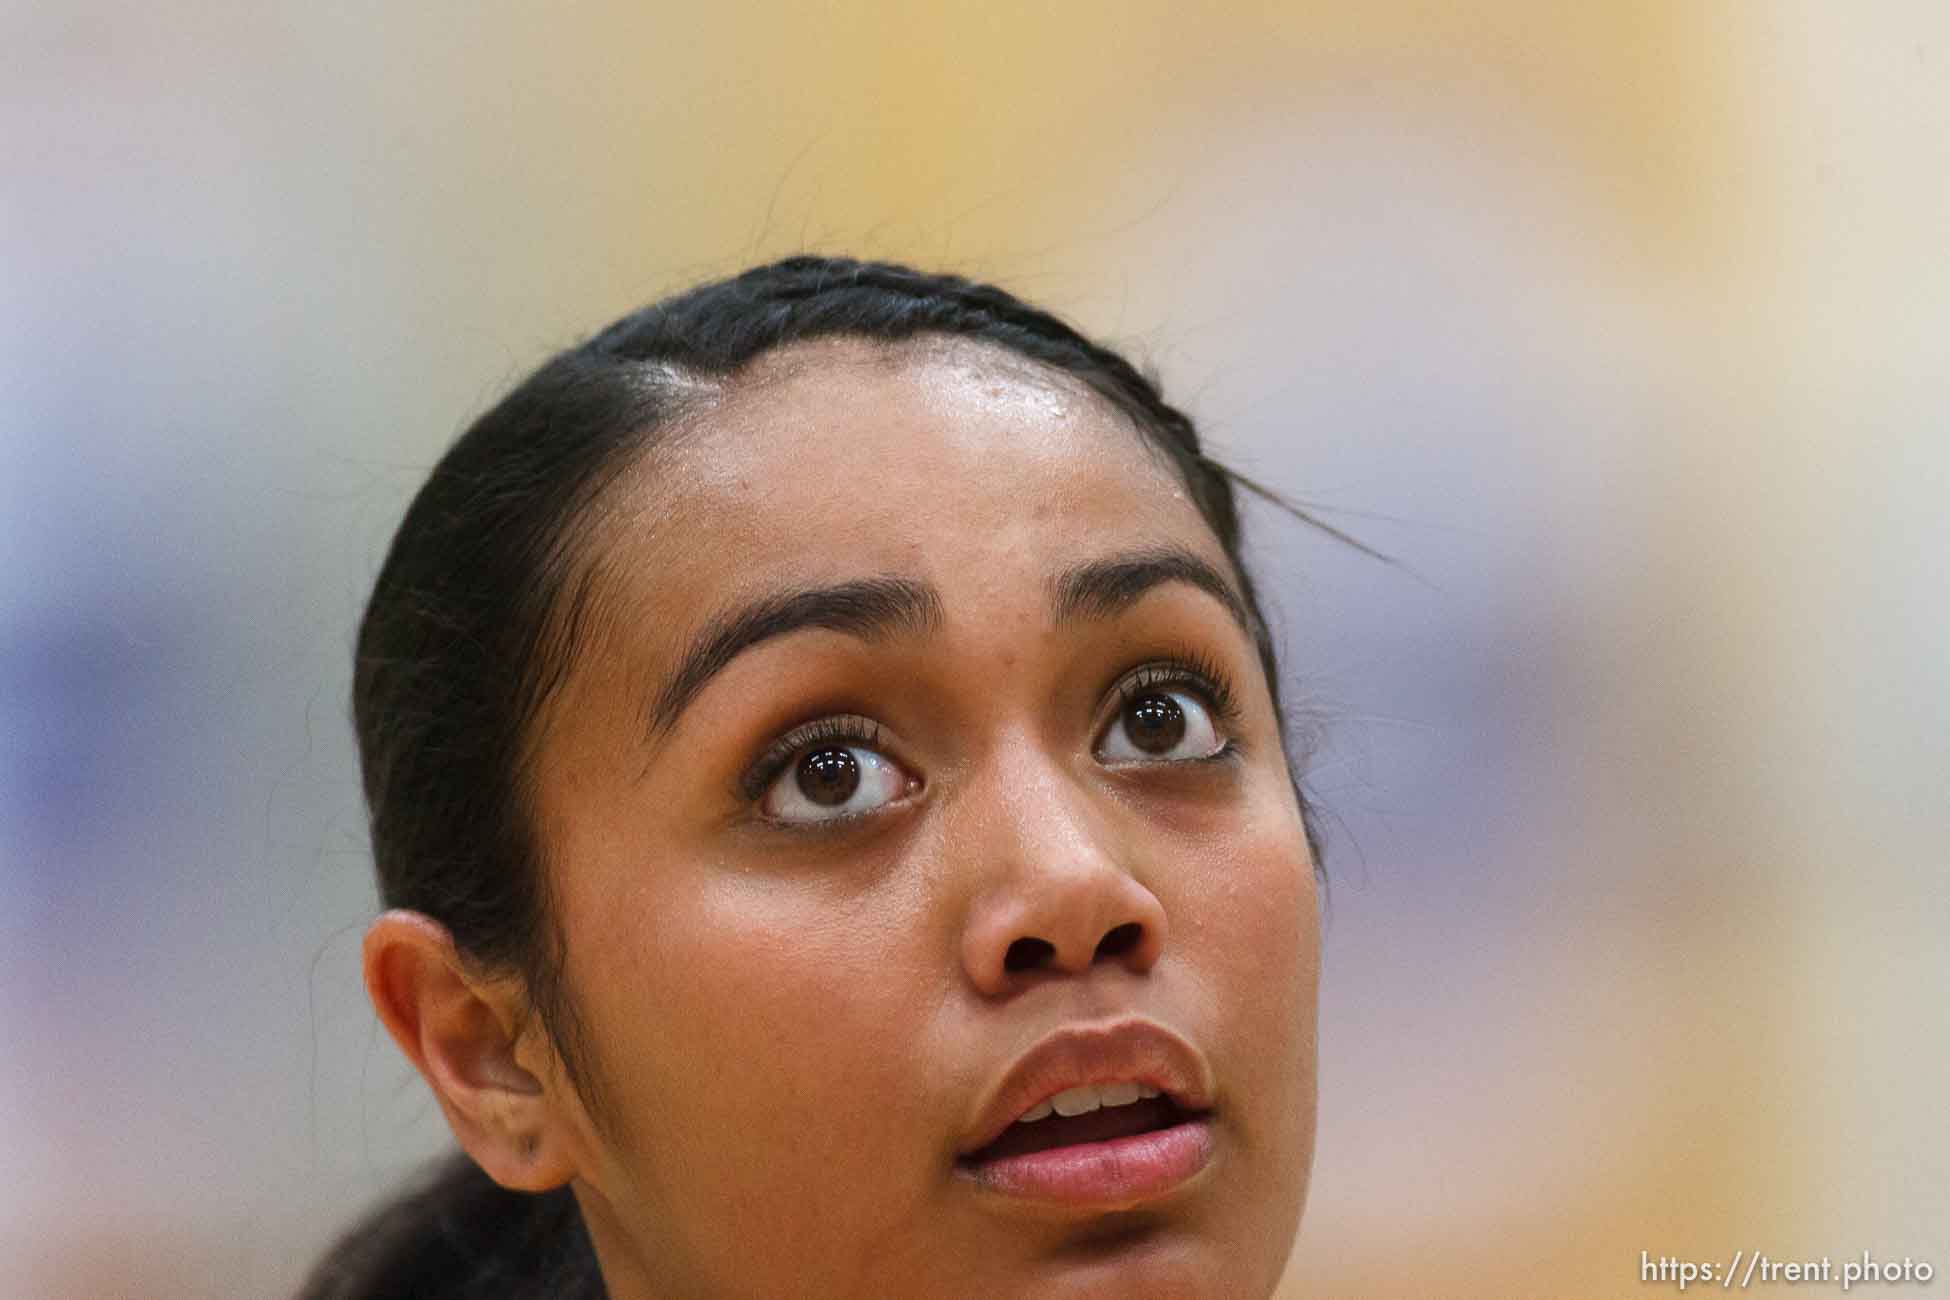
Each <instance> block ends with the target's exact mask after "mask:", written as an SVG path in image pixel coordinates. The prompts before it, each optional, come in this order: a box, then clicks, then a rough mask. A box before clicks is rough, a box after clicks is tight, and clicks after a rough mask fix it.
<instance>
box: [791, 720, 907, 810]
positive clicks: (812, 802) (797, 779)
mask: <svg viewBox="0 0 1950 1300" xmlns="http://www.w3.org/2000/svg"><path fill="white" fill-rule="evenodd" d="M878 739H879V730H878V728H876V727H874V726H872V724H870V723H866V722H865V720H864V719H846V718H834V719H828V720H826V721H824V722H819V723H814V724H813V725H812V726H811V727H807V728H801V729H800V730H798V731H796V732H793V733H792V734H790V735H787V736H785V737H784V738H782V739H781V740H780V741H779V742H778V743H777V744H776V745H774V746H773V747H772V748H771V749H770V750H768V751H767V753H766V755H765V757H764V758H762V759H761V760H760V762H759V765H758V771H757V773H756V774H755V780H754V781H753V782H752V798H753V799H754V800H755V801H756V802H757V804H758V808H759V812H760V813H761V814H762V815H763V816H765V817H766V818H767V819H768V820H771V821H775V822H785V823H788V824H791V825H811V824H815V823H818V822H831V821H839V820H843V819H845V818H848V817H856V816H859V815H860V814H862V813H869V812H872V811H873V810H874V809H876V808H879V807H881V806H883V805H885V804H889V803H892V802H893V801H894V800H896V799H898V798H900V797H901V795H902V794H904V793H905V792H906V791H907V788H908V786H909V784H910V778H909V777H908V775H907V773H906V772H904V771H903V770H902V769H901V768H900V767H899V766H898V765H897V764H896V763H895V762H894V761H893V760H892V759H890V758H888V757H887V756H886V755H884V754H882V753H881V752H880V751H879V750H877V749H875V748H874V745H875V744H876V743H877V742H878Z"/></svg>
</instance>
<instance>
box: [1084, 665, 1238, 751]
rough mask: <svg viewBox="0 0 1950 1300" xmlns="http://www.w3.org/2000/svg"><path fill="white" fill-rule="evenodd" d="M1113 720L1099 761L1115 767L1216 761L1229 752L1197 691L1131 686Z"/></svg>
mask: <svg viewBox="0 0 1950 1300" xmlns="http://www.w3.org/2000/svg"><path fill="white" fill-rule="evenodd" d="M1122 693H1123V695H1124V707H1123V708H1122V709H1120V710H1119V711H1118V714H1117V716H1116V717H1115V718H1112V719H1111V723H1110V727H1109V728H1108V729H1107V730H1106V731H1105V732H1104V738H1103V740H1101V741H1100V742H1098V745H1097V756H1098V757H1099V758H1101V759H1104V760H1106V761H1107V762H1112V763H1176V762H1185V761H1191V760H1197V759H1204V758H1217V757H1218V756H1219V755H1220V754H1223V753H1225V752H1226V751H1227V750H1228V749H1230V748H1231V742H1230V741H1229V740H1228V739H1227V738H1226V736H1225V735H1223V734H1222V733H1221V731H1220V727H1219V723H1218V722H1217V720H1216V719H1215V718H1214V717H1213V709H1212V708H1210V707H1208V706H1207V705H1206V703H1205V702H1204V701H1203V700H1201V699H1199V697H1198V693H1197V692H1196V691H1195V690H1192V689H1187V688H1184V687H1165V686H1147V685H1139V684H1133V685H1131V686H1128V687H1126V688H1125V689H1124V691H1123V692H1122Z"/></svg>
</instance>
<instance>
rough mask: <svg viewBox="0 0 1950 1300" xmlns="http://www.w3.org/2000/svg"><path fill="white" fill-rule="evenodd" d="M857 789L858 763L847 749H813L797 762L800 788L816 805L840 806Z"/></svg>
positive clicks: (858, 778) (858, 780) (858, 777)
mask: <svg viewBox="0 0 1950 1300" xmlns="http://www.w3.org/2000/svg"><path fill="white" fill-rule="evenodd" d="M859 788H860V763H859V760H858V759H856V758H854V757H853V754H852V752H851V751H850V750H845V749H816V750H814V751H813V752H812V753H810V754H808V755H806V756H805V757H804V758H802V759H800V760H799V789H800V791H801V792H802V793H804V794H805V796H806V798H808V799H810V800H812V801H813V802H814V803H816V804H823V805H825V806H826V807H829V808H830V807H832V806H834V805H835V804H843V803H845V802H846V801H847V800H848V799H851V798H852V797H853V792H854V791H855V790H858V789H859Z"/></svg>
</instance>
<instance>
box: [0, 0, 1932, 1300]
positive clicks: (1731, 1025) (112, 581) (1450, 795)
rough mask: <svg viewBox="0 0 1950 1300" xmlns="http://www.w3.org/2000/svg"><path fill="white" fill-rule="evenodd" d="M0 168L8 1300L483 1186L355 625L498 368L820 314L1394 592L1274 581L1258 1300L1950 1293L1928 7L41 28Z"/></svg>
mask: <svg viewBox="0 0 1950 1300" xmlns="http://www.w3.org/2000/svg"><path fill="white" fill-rule="evenodd" d="M0 141H4V143H3V144H0V157H3V158H4V164H0V560H3V561H4V562H0V1130H4V1133H5V1135H6V1136H5V1138H4V1140H0V1151H4V1156H0V1170H3V1171H4V1173H3V1174H0V1292H4V1293H5V1294H7V1295H24V1296H28V1297H35V1298H39V1297H60V1298H61V1300H68V1298H70V1297H72V1298H75V1300H82V1298H87V1300H96V1298H98V1297H122V1296H128V1297H251V1296H277V1295H280V1294H284V1293H286V1292H288V1290H289V1289H290V1288H291V1287H292V1286H293V1285H294V1284H295V1282H296V1280H297V1279H298V1278H299V1276H300V1275H301V1274H302V1273H303V1271H304V1270H305V1268H306V1267H307V1265H308V1264H309V1263H310V1261H311V1259H312V1258H313V1256H314V1254H315V1252H316V1251H317V1250H318V1249H319V1247H320V1246H321V1245H322V1244H323V1243H324V1242H325V1241H326V1240H327V1239H328V1238H329V1237H330V1236H331V1235H332V1234H333V1233H334V1232H335V1231H336V1230H337V1229H339V1228H340V1227H342V1226H343V1225H344V1223H345V1222H346V1221H347V1220H348V1218H349V1217H350V1216H351V1215H352V1214H353V1213H354V1211H355V1210H356V1209H357V1208H358V1207H360V1206H361V1205H362V1204H364V1203H365V1202H366V1201H368V1200H369V1199H370V1198H371V1197H373V1196H374V1195H376V1194H377V1193H378V1192H379V1191H380V1190H381V1189H382V1188H384V1187H387V1186H389V1185H391V1184H393V1183H394V1182H395V1181H396V1180H397V1179H398V1178H399V1177H400V1175H401V1174H402V1173H403V1172H404V1171H406V1170H407V1169H409V1168H410V1167H411V1166H412V1165H413V1164H414V1163H415V1162H416V1161H418V1160H419V1159H420V1158H422V1157H423V1156H425V1155H426V1154H427V1153H429V1152H431V1151H433V1150H435V1149H437V1148H439V1147H440V1146H441V1145H442V1144H443V1142H444V1138H445V1132H444V1128H443V1127H442V1125H441V1123H440V1120H439V1116H438V1113H437V1111H436V1110H435V1109H434V1107H433V1106H432V1105H431V1103H430V1101H429V1100H428V1099H427V1096H426V1094H425V1092H424V1090H423V1088H422V1087H421V1086H420V1084H419V1083H418V1081H417V1079H416V1078H415V1077H414V1076H412V1075H411V1074H410V1072H409V1071H408V1070H407V1068H406V1067H405V1066H404V1064H403V1063H402V1062H401V1060H400V1058H399V1056H398V1054H397V1053H396V1052H395V1050H394V1049H393V1047H392V1045H391V1043H390V1041H388V1040H387V1039H386V1038H385V1037H384V1035H383V1034H382V1033H380V1032H379V1031H378V1030H377V1028H376V1024H375V1022H374V1020H373V1017H372V1015H371V1013H370V1012H369V1010H368V1009H367V1005H366V1002H365V999H364V996H363V993H362V992H361V989H360V986H359V980H358V973H357V956H358V940H359V936H360V933H361V930H362V928H363V925H364V923H365V922H366V921H367V920H368V919H369V918H370V917H371V915H372V914H373V913H374V911H375V909H376V904H375V897H374V891H373V886H372V884H371V861H370V854H369V851H368V849H367V846H366V841H365V835H364V824H363V810H362V806H361V803H360V798H359V793H358V786H357V770H356V765H355V760H354V755H353V751H352V746H351V739H350V732H349V726H348V721H347V714H348V706H347V703H346V701H347V691H348V681H349V665H350V646H351V640H352V635H353V628H354V625H355V622H356V619H357V616H358V612H359V610H360V608H361V604H362V601H363V598H364V596H365V594H366V592H367V590H368V588H369V586H370V583H371V580H372V578H373V576H374V574H375V572H376V568H377V564H378V561H379V558H380V556H381V555H382V553H383V548H384V546H385V544H386V541H387V539H388V538H389V536H390V532H391V529H392V528H393V526H394V524H395V523H396V522H397V519H398V517H399V514H400V512H401V511H402V510H403V508H404V506H405V503H406V500H407V498H408V496H409V495H410V494H411V492H412V491H413V490H414V489H415V488H416V487H417V486H418V484H419V482H420V481H421V479H422V478H423V476H424V474H425V472H426V470H427V469H428V467H429V466H430V464H431V462H432V460H433V459H434V458H435V457H436V456H437V455H438V454H439V452H440V451H441V450H442V449H443V448H444V446H445V445H446V444H447V443H448V442H449V441H450V440H451V439H452V438H453V437H454V436H455V435H456V434H457V433H458V431H459V430H460V429H461V428H462V427H463V426H464V425H465V424H466V423H467V421H468V420H469V419H470V418H471V417H472V416H473V415H474V414H475V413H477V412H478V411H479V410H480V409H482V408H483V407H484V406H485V405H486V404H487V403H489V402H490V401H491V400H492V399H493V398H495V397H496V396H498V395H499V393H500V392H501V391H502V390H504V389H505V388H506V387H507V386H508V385H509V384H510V383H511V382H512V381H513V380H514V379H515V378H517V377H518V376H519V375H520V374H521V373H523V372H524V371H525V370H526V369H527V368H528V367H530V366H532V365H534V364H535V363H537V362H539V361H540V360H541V359H542V358H543V357H544V356H546V355H547V354H548V353H550V352H551V351H553V350H554V349H556V348H558V347H560V346H562V345H565V344H567V343H569V342H571V341H573V340H574V339H576V338H577V337H578V336H579V335H581V334H582V333H584V332H586V331H588V330H591V329H593V328H595V327H596V326H597V325H599V324H601V323H603V322H605V321H607V320H609V319H610V318H612V317H613V316H615V315H617V314H619V313H621V312H622V311H624V310H626V309H628V308H630V307H633V306H635V305H637V304H639V303H641V302H643V301H646V300H648V299H650V298H653V297H656V296H658V295H660V294H662V293H664V292H666V291H668V290H670V289H672V288H675V287H677V286H680V285H682V284H685V283H688V282H690V281H693V280H695V279H698V278H701V277H705V276H710V275H716V274H719V273H724V272H728V271H732V270H735V269H737V268H739V267H740V266H742V265H744V264H746V263H749V262H751V261H753V260H755V259H760V258H768V257H771V256H775V255H780V254H783V253H786V252H790V251H795V250H801V249H810V250H817V251H829V252H836V251H853V252H858V253H862V254H866V255H871V256H885V257H893V258H901V259H911V260H914V261H918V262H921V263H924V264H927V265H930V266H936V267H943V268H950V269H956V270H960V271H963V272H966V273H969V274H973V275H977V276H983V277H990V278H994V279H997V280H999V281H1001V282H1003V283H1004V284H1006V285H1007V286H1009V287H1011V288H1013V289H1015V290H1017V291H1019V292H1021V293H1023V294H1024V295H1026V296H1028V297H1030V298H1032V299H1034V300H1037V301H1040V302H1044V303H1047V304H1049V305H1052V306H1054V307H1056V308H1058V309H1060V310H1062V311H1063V312H1065V313H1066V314H1068V315H1069V316H1070V317H1072V318H1073V319H1074V320H1075V321H1077V322H1078V323H1079V324H1080V325H1082V326H1083V327H1084V328H1085V329H1086V330H1088V331H1091V332H1095V333H1098V334H1101V335H1104V336H1106V337H1108V338H1109V339H1110V340H1112V341H1113V342H1115V343H1118V344H1120V345H1122V346H1124V347H1127V348H1129V349H1130V350H1132V351H1133V352H1134V353H1135V354H1137V355H1138V356H1140V357H1142V358H1145V359H1147V360H1148V361H1150V362H1151V363H1152V364H1154V365H1155V366H1156V367H1157V368H1158V370H1159V371H1160V372H1161V373H1162V375H1163V377H1164V380H1165V383H1166V387H1167V391H1168V392H1169V393H1171V394H1172V395H1174V396H1175V397H1177V398H1178V399H1179V400H1180V402H1181V403H1183V404H1184V405H1186V406H1188V407H1189V408H1190V409H1191V410H1192V411H1193V413H1194V414H1195V415H1196V416H1197V417H1198V418H1199V419H1200V420H1201V421H1202V423H1203V426H1204V428H1205V429H1206V431H1207V435H1208V438H1209V440H1210V441H1211V443H1212V444H1213V445H1214V447H1215V448H1216V449H1217V450H1218V452H1219V453H1220V454H1221V455H1222V456H1224V457H1226V458H1229V460H1230V461H1231V463H1233V464H1234V465H1236V466H1237V467H1239V468H1241V469H1243V470H1245V471H1246V472H1248V473H1251V474H1253V475H1255V476H1257V477H1258V478H1260V479H1262V480H1264V481H1266V482H1268V483H1269V484H1272V485H1275V486H1277V487H1278V488H1280V489H1282V490H1283V491H1286V492H1288V493H1290V494H1292V495H1293V496H1295V497H1297V498H1300V499H1303V500H1305V501H1306V502H1308V503H1310V504H1311V505H1312V506H1313V507H1314V508H1316V509H1317V510H1318V511H1319V512H1320V513H1321V515H1322V517H1323V518H1325V519H1328V520H1330V521H1331V522H1333V523H1334V524H1336V525H1337V526H1340V527H1343V528H1346V529H1348V530H1350V531H1352V532H1354V533H1355V534H1356V535H1358V536H1360V537H1361V538H1362V539H1364V540H1365V541H1367V542H1368V543H1369V544H1371V545H1373V546H1375V547H1377V548H1379V549H1381V550H1383V551H1386V552H1388V553H1389V554H1391V555H1393V556H1395V557H1397V558H1398V559H1399V560H1400V561H1401V563H1402V567H1400V568H1390V567H1387V566H1383V565H1381V564H1378V563H1375V562H1373V561H1371V560H1367V559H1364V558H1363V557H1361V556H1359V555H1358V554H1356V553H1354V552H1352V551H1350V550H1348V549H1346V548H1342V547H1339V546H1337V545H1335V544H1333V543H1331V542H1329V541H1327V540H1325V539H1323V538H1322V537H1320V536H1319V535H1317V534H1314V533H1310V532H1309V531H1308V530H1306V529H1305V528H1303V527H1301V526H1300V525H1298V524H1296V523H1293V522H1292V521H1290V520H1287V519H1285V518H1283V517H1282V516H1280V515H1278V514H1277V513H1274V512H1272V511H1269V510H1264V509H1262V510H1258V511H1256V512H1255V513H1254V514H1253V516H1252V518H1251V521H1250V523H1251V526H1252V527H1253V528H1254V529H1255V533H1254V537H1255V546H1256V551H1255V553H1256V555H1257V557H1258V559H1257V563H1258V567H1259V571H1260V573H1261V575H1262V582H1263V584H1264V585H1265V586H1266V587H1267V588H1268V590H1269V595H1270V597H1271V600H1272V602H1273V604H1274V605H1275V606H1276V608H1277V611H1278V614H1279V616H1280V619H1281V622H1282V625H1283V630H1282V639H1283V642H1284V644H1285V647H1286V667H1287V671H1288V673H1289V676H1290V678H1291V681H1290V683H1289V685H1288V689H1289V691H1291V692H1292V693H1293V697H1294V698H1295V699H1296V700H1297V701H1298V702H1299V704H1300V706H1301V707H1302V709H1303V710H1304V714H1305V720H1306V721H1307V722H1308V723H1309V724H1310V725H1311V726H1313V727H1315V728H1316V729H1317V730H1318V733H1319V735H1320V743H1319V747H1318V750H1317V753H1316V756H1315V759H1314V762H1313V767H1312V774H1311V784H1312V787H1313V789H1314V791H1315V793H1316V795H1317V797H1318V798H1319V800H1320V801H1321V803H1322V804H1323V805H1324V807H1325V808H1326V809H1327V811H1328V812H1329V814H1330V815H1331V819H1332V822H1333V836H1332V845H1331V850H1330V857H1329V861H1328V864H1327V870H1328V873H1329V875H1330V877H1331V880H1332V898H1331V907H1330V915H1329V919H1328V923H1327V936H1326V949H1325V952H1326V973H1325V988H1324V1006H1323V1012H1322V1017H1323V1019H1322V1026H1323V1027H1322V1047H1321V1053H1322V1055H1321V1070H1322V1110H1321V1134H1320V1144H1319V1153H1318V1160H1317V1163H1316V1168H1315V1174H1314V1183H1313V1193H1312V1199H1311V1204H1310V1207H1309V1210H1308V1214H1307V1218H1306V1221H1305V1227H1304V1228H1303V1230H1302V1233H1301V1236H1300V1240H1299V1243H1298V1247H1297V1249H1296V1251H1295V1253H1294V1257H1293V1263H1292V1266H1291V1269H1290V1270H1289V1275H1288V1279H1287V1282H1286V1284H1285V1288H1284V1289H1283V1291H1282V1295H1283V1296H1284V1297H1287V1298H1288V1300H1300V1298H1302V1297H1308V1298H1312V1297H1321V1298H1326V1297H1336V1298H1339V1300H1348V1298H1360V1297H1404V1296H1437V1295H1439V1296H1445V1297H1512V1296H1636V1295H1643V1294H1646V1292H1647V1287H1646V1286H1645V1285H1644V1284H1642V1283H1641V1281H1640V1252H1641V1251H1648V1252H1650V1253H1651V1255H1652V1256H1654V1257H1657V1256H1659V1255H1676V1256H1682V1257H1688V1258H1695V1259H1724V1258H1726V1257H1727V1256H1729V1255H1731V1254H1732V1252H1733V1251H1735V1250H1736V1249H1740V1250H1745V1251H1750V1252H1751V1251H1756V1250H1758V1251H1763V1252H1766V1253H1768V1254H1770V1255H1772V1256H1775V1257H1778V1258H1797V1259H1798V1258H1818V1257H1819V1256H1821V1255H1824V1254H1826V1255H1828V1256H1830V1257H1831V1258H1833V1259H1834V1260H1836V1261H1837V1267H1839V1261H1840V1260H1841V1259H1842V1258H1844V1257H1855V1256H1859V1253H1860V1252H1861V1251H1863V1250H1868V1251H1871V1252H1872V1253H1873V1255H1874V1257H1875V1258H1876V1259H1878V1260H1882V1259H1886V1258H1900V1257H1902V1256H1904V1255H1908V1256H1911V1257H1913V1258H1917V1259H1927V1260H1929V1261H1931V1263H1932V1264H1933V1265H1934V1267H1935V1268H1936V1269H1937V1270H1938V1271H1939V1273H1942V1272H1946V1271H1950V1132H1947V1131H1946V1123H1945V1119H1944V1114H1945V1112H1944V1109H1943V1098H1944V1096H1946V1095H1950V1087H1946V1081H1947V1080H1950V1011H1946V1008H1947V1007H1950V997H1946V994H1950V953H1947V952H1946V947H1945V936H1946V934H1950V874H1947V873H1946V870H1945V868H1946V865H1950V863H1946V850H1945V845H1946V843H1950V798H1947V797H1946V795H1945V792H1944V789H1943V785H1944V780H1945V777H1946V775H1950V613H1947V611H1950V601H1947V600H1946V596H1950V592H1946V590H1945V587H1946V583H1945V569H1946V557H1950V522H1946V511H1945V508H1944V504H1943V503H1944V500H1945V493H1946V488H1950V433H1947V432H1946V418H1947V417H1950V259H1946V256H1945V252H1944V249H1945V243H1946V235H1950V9H1946V8H1945V7H1944V6H1942V5H1940V4H1935V3H1929V2H1927V0H1919V2H1916V3H1899V2H1894V0H1892V2H1889V3H1856V4H1847V5H1843V4H1817V3H1790V2H1788V0H1779V2H1772V3H1762V2H1759V0H1755V2H1753V3H1702V2H1700V0H1683V2H1681V0H1673V2H1669V3H1654V2H1650V0H1648V2H1646V3H1590V4H1576V5H1567V4H1560V3H1547V2H1545V0H1537V2H1535V3H1529V2H1525V0H1501V2H1493V3H1477V4H1469V3H1460V4H1458V3H1443V4H1436V3H1412V2H1410V0H1364V3H1361V4H1358V5H1357V4H1352V3H1339V4H1324V3H1323V4H1302V3H1294V4H1285V5H1280V4H1273V5H1267V4H1245V3H1211V4H1204V5H1198V6H1193V5H1171V4H1159V3H1140V2H1136V0H1129V2H1125V3H1118V4H1115V5H1108V4H1083V3H1078V4H1061V5H1019V4H1014V3H997V2H994V0H991V2H989V3H983V4H979V5H977V4H966V5H933V6H903V5H892V4H889V5H884V6H870V5H854V4H846V3H809V4H802V5H783V4H773V5H766V6H751V5H740V4H721V5H684V6H677V5H656V4H626V3H584V4H562V5H553V6H542V5H525V4H508V3H472V4H465V5H462V4H454V3H425V4H412V5H400V4H375V3H347V4H335V5H316V4H299V3H293V2H289V0H276V2H274V3H253V4H240V3H212V2H211V0H201V2H200V3H196V4H184V3H170V2H163V3H151V4H132V3H88V2H87V0H74V2H71V3H64V4H27V5H22V4H19V3H18V2H17V0H13V2H9V3H4V4H0ZM1936 1286H1937V1287H1938V1288H1941V1287H1946V1286H1950V1281H1945V1280H1943V1279H1941V1278H1939V1280H1938V1282H1937V1283H1936ZM1655 1289H1657V1288H1655Z"/></svg>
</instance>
